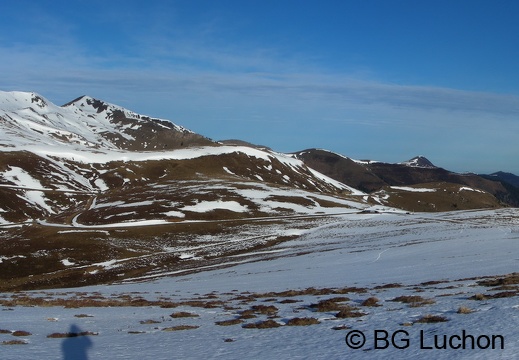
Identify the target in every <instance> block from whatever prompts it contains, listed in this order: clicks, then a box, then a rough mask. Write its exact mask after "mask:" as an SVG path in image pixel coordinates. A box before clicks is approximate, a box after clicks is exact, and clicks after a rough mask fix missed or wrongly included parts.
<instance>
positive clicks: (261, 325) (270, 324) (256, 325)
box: [242, 319, 282, 329]
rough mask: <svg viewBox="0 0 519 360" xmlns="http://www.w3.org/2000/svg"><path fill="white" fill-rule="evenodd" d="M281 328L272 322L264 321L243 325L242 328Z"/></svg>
mask: <svg viewBox="0 0 519 360" xmlns="http://www.w3.org/2000/svg"><path fill="white" fill-rule="evenodd" d="M280 326H282V325H281V324H279V323H277V322H275V321H274V320H270V319H269V320H265V321H259V322H256V323H249V324H245V325H243V326H242V327H243V328H244V329H271V328H277V327H280Z"/></svg>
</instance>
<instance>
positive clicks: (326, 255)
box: [0, 209, 519, 359]
mask: <svg viewBox="0 0 519 360" xmlns="http://www.w3.org/2000/svg"><path fill="white" fill-rule="evenodd" d="M338 220H340V221H334V222H332V223H326V224H324V223H323V225H321V226H319V227H314V228H313V229H311V230H306V231H302V233H301V234H300V236H299V237H298V238H296V239H295V240H290V241H286V242H282V243H279V244H277V245H275V246H272V247H270V248H268V249H266V250H265V249H263V250H262V251H261V252H258V253H257V254H255V256H247V257H244V256H241V255H237V256H235V257H234V258H233V259H232V261H230V262H232V265H233V266H229V267H221V268H217V269H210V270H206V271H201V272H197V273H191V274H187V275H181V276H172V277H158V278H148V279H146V278H140V279H133V280H132V281H130V280H125V282H123V283H120V284H114V285H106V286H91V287H85V288H77V289H59V290H46V291H33V292H17V293H3V294H1V295H0V304H1V305H2V306H1V307H0V310H1V317H0V354H2V355H1V357H2V358H5V359H27V358H38V359H59V358H64V359H70V358H77V359H80V358H81V359H84V358H88V359H108V358H110V359H139V358H141V359H142V358H150V359H174V358H180V359H191V358H192V359H198V358H221V359H242V358H252V359H273V358H279V359H288V358H291V359H298V358H299V359H343V358H366V359H367V358H369V359H373V358H380V359H382V358H384V359H387V358H418V357H420V358H431V359H432V358H434V359H438V358H440V359H441V358H444V359H447V358H449V359H451V358H455V359H462V358H471V359H473V358H481V359H483V358H484V359H488V358H515V355H516V354H517V352H518V351H519V340H518V339H519V327H518V326H517V323H518V320H519V297H518V296H519V275H517V274H514V272H515V271H517V269H518V267H519V266H518V265H519V255H518V254H519V210H518V209H499V210H488V211H466V212H461V211H460V212H448V213H433V214H423V213H417V214H382V213H381V214H375V213H373V214H347V215H340V216H339V217H338ZM353 331H358V332H356V333H355V332H353ZM16 335H19V336H16ZM49 335H50V336H49ZM72 335H74V336H72ZM392 335H394V337H393V336H392ZM362 336H364V337H365V343H364V344H363V346H362V348H360V349H353V348H352V347H355V345H362V342H360V340H362ZM392 340H393V341H392ZM347 341H349V344H350V346H348V345H347ZM435 341H436V342H435ZM11 344H12V345H11ZM444 345H445V346H444ZM439 347H447V349H437V348H439ZM81 355H83V357H81ZM74 356H75V357H74Z"/></svg>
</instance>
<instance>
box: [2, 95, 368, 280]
mask: <svg viewBox="0 0 519 360" xmlns="http://www.w3.org/2000/svg"><path fill="white" fill-rule="evenodd" d="M0 105H1V112H0V119H1V122H0V128H1V132H0V133H1V134H2V135H1V138H0V144H1V146H0V198H1V200H2V201H1V202H0V245H1V246H0V259H1V260H2V261H0V280H1V281H0V289H16V288H40V287H49V286H72V285H77V284H93V283H98V282H109V281H113V280H115V279H120V278H124V277H128V276H136V275H139V274H140V275H143V274H146V273H150V272H151V273H156V272H167V271H172V270H174V269H180V268H186V267H190V266H195V267H197V266H199V265H200V264H202V263H203V264H206V265H208V264H210V263H218V262H221V261H223V259H224V258H225V257H226V256H230V255H233V254H237V253H244V252H247V251H250V250H251V249H255V248H261V247H265V246H268V245H270V244H272V243H276V242H278V241H282V240H283V239H285V238H286V237H287V236H288V237H290V236H291V235H287V234H286V233H285V231H284V230H282V229H283V226H281V224H283V223H288V222H290V223H291V224H293V225H291V226H293V227H296V228H297V227H303V228H304V227H307V226H311V225H310V224H311V221H308V220H304V221H303V220H298V219H299V218H301V219H305V218H306V217H309V216H310V217H317V218H319V217H323V215H330V214H335V213H342V212H357V211H360V210H362V209H365V208H367V207H369V206H370V204H368V202H367V199H366V198H364V194H363V193H362V192H360V191H358V190H356V189H354V188H352V187H349V186H346V185H344V184H342V183H340V182H338V181H335V180H333V179H331V178H329V177H327V176H325V175H322V174H320V173H318V172H317V171H315V170H314V169H311V168H309V167H308V166H306V165H305V164H304V162H302V161H301V160H298V159H295V158H294V157H293V156H290V155H286V154H281V153H277V152H274V151H272V150H269V149H260V148H253V147H250V146H242V145H224V144H220V143H217V142H213V141H211V140H209V139H207V138H205V137H203V136H201V135H198V134H195V133H193V132H191V131H189V130H187V129H185V128H183V127H181V126H178V125H175V124H173V123H170V122H168V121H165V120H158V119H152V118H150V117H148V116H143V115H139V114H136V113H133V112H131V111H129V110H126V109H124V108H120V107H118V106H115V105H111V104H108V103H105V102H102V101H100V100H95V99H93V98H90V97H81V98H78V99H76V100H74V101H72V102H70V103H68V104H66V105H64V106H61V107H60V106H56V105H54V104H52V103H50V102H49V101H48V100H46V99H45V98H43V97H42V96H40V95H37V94H34V93H19V92H15V93H0ZM322 221H328V220H322ZM274 225H276V226H274ZM238 240H239V241H238ZM111 261H115V263H111ZM107 262H108V263H107ZM107 264H108V265H107ZM115 264H117V265H115Z"/></svg>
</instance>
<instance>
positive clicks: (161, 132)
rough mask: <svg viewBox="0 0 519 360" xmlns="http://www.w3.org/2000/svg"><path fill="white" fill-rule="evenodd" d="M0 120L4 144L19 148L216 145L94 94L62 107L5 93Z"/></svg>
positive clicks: (0, 142)
mask: <svg viewBox="0 0 519 360" xmlns="http://www.w3.org/2000/svg"><path fill="white" fill-rule="evenodd" d="M0 118H1V119H2V120H1V122H0V129H1V132H0V146H2V147H8V148H15V149H20V148H22V147H28V148H29V149H31V148H34V147H36V146H53V147H55V146H60V147H65V148H68V149H74V150H79V151H93V150H101V149H120V150H123V149H124V150H162V149H174V148H179V147H183V146H188V145H210V144H213V142H212V141H210V140H209V139H206V138H204V137H203V136H200V135H197V134H195V133H193V132H192V131H190V130H187V129H186V128H183V127H181V126H178V125H175V124H173V123H172V122H170V121H166V120H160V119H152V118H150V117H148V116H143V115H139V114H136V113H134V112H132V111H130V110H127V109H125V108H122V107H119V106H116V105H113V104H109V103H106V102H103V101H101V100H97V99H94V98H91V97H89V96H82V97H80V98H77V99H75V100H73V101H71V102H69V103H67V104H65V105H63V106H57V105H54V104H52V103H51V102H50V101H48V100H47V99H45V98H44V97H42V96H41V95H38V94H35V93H26V92H0Z"/></svg>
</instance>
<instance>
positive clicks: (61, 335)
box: [47, 331, 99, 339]
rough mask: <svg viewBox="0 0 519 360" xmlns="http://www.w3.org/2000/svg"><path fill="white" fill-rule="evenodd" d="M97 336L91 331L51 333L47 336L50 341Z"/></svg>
mask: <svg viewBox="0 0 519 360" xmlns="http://www.w3.org/2000/svg"><path fill="white" fill-rule="evenodd" d="M96 335H99V334H98V333H96V332H92V331H81V332H67V333H52V334H49V335H47V337H48V338H50V339H63V338H74V337H79V336H96Z"/></svg>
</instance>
